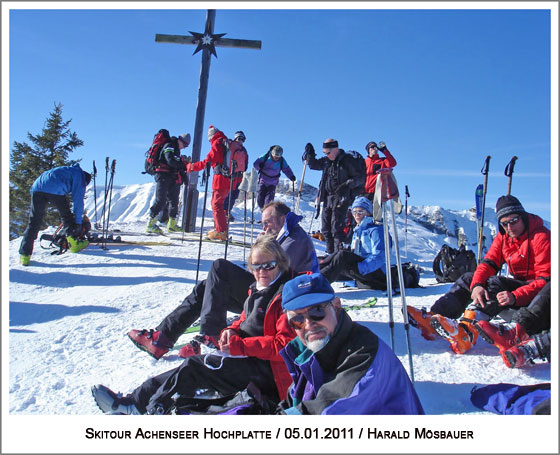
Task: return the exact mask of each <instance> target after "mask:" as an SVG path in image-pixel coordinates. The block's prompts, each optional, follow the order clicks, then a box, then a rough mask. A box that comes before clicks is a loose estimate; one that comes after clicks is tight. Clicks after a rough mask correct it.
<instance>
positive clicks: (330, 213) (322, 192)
mask: <svg viewBox="0 0 560 455" xmlns="http://www.w3.org/2000/svg"><path fill="white" fill-rule="evenodd" d="M323 153H324V154H325V156H324V157H323V158H319V159H317V157H316V155H315V149H314V148H313V145H312V144H311V143H308V144H307V145H306V146H305V152H304V154H303V161H307V164H308V166H309V168H310V169H314V170H318V171H323V175H322V176H321V182H320V183H319V194H318V201H319V203H321V202H322V203H323V213H322V216H321V223H322V225H321V234H323V237H324V238H325V241H326V243H327V248H326V250H327V254H332V253H335V252H337V251H339V250H342V249H343V248H344V242H345V240H346V238H347V233H345V232H344V227H345V225H346V216H347V213H348V208H349V207H350V204H352V202H353V200H354V197H355V195H357V194H360V193H362V192H363V190H364V184H365V178H366V176H365V175H363V172H362V171H361V170H360V169H358V167H357V166H356V165H355V163H356V161H357V160H355V159H354V157H353V156H352V155H350V154H349V153H346V152H345V151H344V150H342V149H341V148H339V147H338V141H337V140H335V139H327V140H326V141H325V142H324V143H323Z"/></svg>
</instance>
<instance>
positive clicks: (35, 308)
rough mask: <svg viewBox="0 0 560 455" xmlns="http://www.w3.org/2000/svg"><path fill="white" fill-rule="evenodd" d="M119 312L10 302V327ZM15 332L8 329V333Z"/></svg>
mask: <svg viewBox="0 0 560 455" xmlns="http://www.w3.org/2000/svg"><path fill="white" fill-rule="evenodd" d="M120 312H121V310H119V309H117V308H111V307H107V306H101V305H79V306H67V305H60V304H50V303H47V304H45V303H29V302H10V327H13V326H22V325H29V324H41V323H44V322H50V321H55V320H58V319H62V318H65V317H67V316H81V315H83V314H87V313H120ZM13 331H16V330H12V329H10V332H13Z"/></svg>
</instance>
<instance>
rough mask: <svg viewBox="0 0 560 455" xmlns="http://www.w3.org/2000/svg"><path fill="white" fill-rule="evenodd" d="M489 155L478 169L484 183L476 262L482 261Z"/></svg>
mask: <svg viewBox="0 0 560 455" xmlns="http://www.w3.org/2000/svg"><path fill="white" fill-rule="evenodd" d="M490 158H491V157H490V155H488V156H487V157H486V160H485V161H484V166H483V167H482V169H481V170H480V172H481V173H482V175H484V185H483V187H482V215H481V216H480V230H479V231H478V263H479V264H480V261H482V241H483V238H484V235H483V232H484V210H485V208H486V191H487V189H488V170H489V169H490Z"/></svg>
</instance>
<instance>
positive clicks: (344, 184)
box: [334, 180, 350, 196]
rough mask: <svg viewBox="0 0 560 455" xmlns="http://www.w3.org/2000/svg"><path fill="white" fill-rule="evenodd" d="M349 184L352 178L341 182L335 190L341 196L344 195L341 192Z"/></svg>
mask: <svg viewBox="0 0 560 455" xmlns="http://www.w3.org/2000/svg"><path fill="white" fill-rule="evenodd" d="M348 185H350V180H346V182H344V183H341V184H340V185H338V186H337V187H336V188H335V190H334V192H335V193H336V194H338V195H339V196H342V194H341V193H342V192H343V191H344V190H345V189H346V188H348Z"/></svg>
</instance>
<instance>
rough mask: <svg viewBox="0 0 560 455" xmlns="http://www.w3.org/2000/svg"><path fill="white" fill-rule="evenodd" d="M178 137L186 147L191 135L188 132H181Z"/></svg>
mask: <svg viewBox="0 0 560 455" xmlns="http://www.w3.org/2000/svg"><path fill="white" fill-rule="evenodd" d="M178 139H179V140H180V141H181V142H182V143H183V144H185V147H188V146H189V144H190V143H191V135H190V134H189V133H185V134H181V135H180V136H179V137H178Z"/></svg>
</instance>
